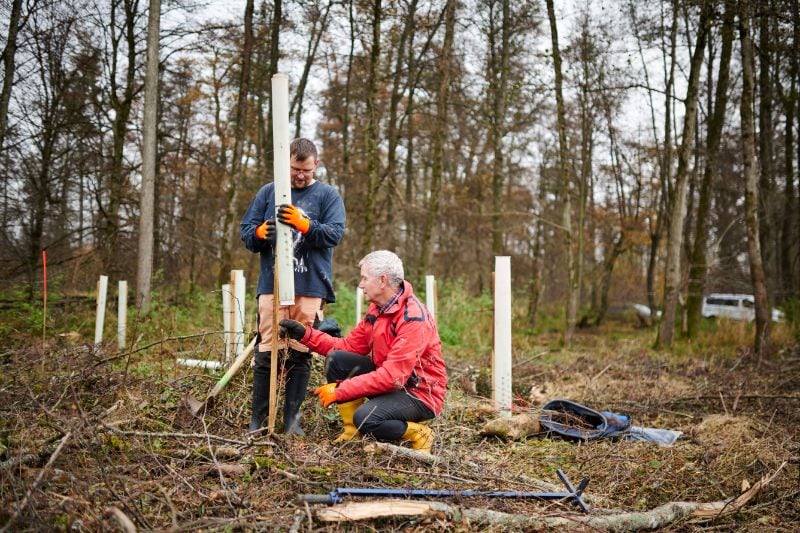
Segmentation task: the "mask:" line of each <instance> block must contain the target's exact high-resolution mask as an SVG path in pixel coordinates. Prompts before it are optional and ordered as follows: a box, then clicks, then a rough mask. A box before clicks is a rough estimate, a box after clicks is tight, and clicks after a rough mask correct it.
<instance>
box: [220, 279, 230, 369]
mask: <svg viewBox="0 0 800 533" xmlns="http://www.w3.org/2000/svg"><path fill="white" fill-rule="evenodd" d="M230 295H231V286H230V285H229V284H227V283H226V284H225V285H223V286H222V342H223V343H224V344H225V361H230V360H231V333H230V332H231V296H230Z"/></svg>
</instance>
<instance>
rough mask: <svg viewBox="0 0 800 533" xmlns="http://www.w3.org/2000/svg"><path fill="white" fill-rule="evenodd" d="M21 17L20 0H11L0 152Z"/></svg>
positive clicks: (0, 111) (1, 97) (0, 100)
mask: <svg viewBox="0 0 800 533" xmlns="http://www.w3.org/2000/svg"><path fill="white" fill-rule="evenodd" d="M21 18H22V0H13V1H12V3H11V16H10V18H9V20H8V38H7V39H6V46H5V48H3V89H2V92H0V152H2V151H3V145H4V144H5V139H6V129H7V127H8V105H9V102H10V101H11V88H12V87H13V86H14V72H15V70H16V65H17V64H16V61H15V57H14V56H15V55H16V53H17V35H18V34H19V29H20V19H21Z"/></svg>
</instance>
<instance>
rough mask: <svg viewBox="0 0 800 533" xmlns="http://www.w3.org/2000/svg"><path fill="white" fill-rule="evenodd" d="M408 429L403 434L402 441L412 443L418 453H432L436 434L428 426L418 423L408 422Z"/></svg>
mask: <svg viewBox="0 0 800 533" xmlns="http://www.w3.org/2000/svg"><path fill="white" fill-rule="evenodd" d="M406 423H407V424H408V429H406V432H405V433H403V437H402V439H403V440H405V441H408V442H410V443H411V447H412V448H413V449H415V450H417V451H418V452H422V453H431V447H433V439H434V437H435V436H436V434H435V433H434V432H433V430H432V429H431V428H429V427H428V426H423V425H422V424H418V423H416V422H406Z"/></svg>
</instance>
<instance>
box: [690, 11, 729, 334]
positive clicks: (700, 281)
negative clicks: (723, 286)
mask: <svg viewBox="0 0 800 533" xmlns="http://www.w3.org/2000/svg"><path fill="white" fill-rule="evenodd" d="M735 11H736V8H735V5H734V3H733V0H726V2H725V16H724V20H723V23H722V51H721V52H720V59H719V71H718V74H717V87H716V91H715V97H714V110H713V114H712V115H711V118H710V122H709V125H708V134H707V135H708V138H707V140H706V158H705V169H704V172H703V180H702V182H701V184H700V197H699V199H698V206H697V224H696V226H695V232H694V234H695V238H694V244H693V247H692V256H691V266H690V267H689V293H688V297H687V300H686V321H687V324H686V331H687V334H688V336H689V337H694V336H695V335H696V334H697V331H698V326H699V324H700V311H701V307H702V304H703V288H704V287H705V278H706V272H707V271H708V265H707V263H706V257H707V255H708V227H709V220H708V217H709V215H710V213H709V212H710V208H711V184H712V183H714V181H715V178H716V176H717V155H718V154H719V145H720V139H721V138H722V127H723V125H724V124H725V110H726V107H727V105H728V90H729V87H728V85H729V83H728V82H729V79H730V63H731V55H732V50H733V35H734V28H733V22H734V17H735V14H736V13H735Z"/></svg>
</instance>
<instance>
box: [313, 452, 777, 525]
mask: <svg viewBox="0 0 800 533" xmlns="http://www.w3.org/2000/svg"><path fill="white" fill-rule="evenodd" d="M785 466H786V463H785V462H784V463H783V464H782V465H781V466H780V467H779V468H778V469H777V470H776V471H775V472H773V473H772V474H770V475H768V476H765V477H764V478H762V479H761V480H760V481H759V482H758V483H756V484H755V485H753V486H752V487H751V488H750V489H748V490H746V491H745V492H743V493H742V494H740V495H739V496H738V497H736V498H734V499H731V500H724V501H718V502H711V503H700V502H670V503H666V504H664V505H661V506H659V507H656V508H655V509H652V510H650V511H643V512H632V513H614V514H606V515H599V514H595V515H590V516H586V515H579V514H562V515H558V516H554V515H549V516H533V515H530V514H525V515H520V514H510V513H502V512H498V511H492V510H489V509H471V508H462V507H460V506H457V505H450V504H447V503H443V502H436V501H411V500H379V501H370V502H354V503H345V504H341V505H334V506H332V507H323V508H319V509H317V510H316V511H315V513H314V514H315V516H316V517H317V519H318V520H320V521H322V522H353V521H359V520H372V519H375V518H386V517H411V516H415V517H420V516H422V517H433V518H438V519H448V520H450V521H453V522H457V523H459V522H464V521H467V522H469V523H470V525H471V526H477V525H480V526H494V527H497V526H503V527H513V528H525V529H528V528H542V527H570V528H573V529H574V528H575V527H576V526H586V527H587V528H590V529H600V530H613V531H638V530H642V529H658V528H661V527H665V526H667V525H670V524H674V523H676V522H679V521H682V520H687V519H697V520H703V521H705V520H715V519H717V518H719V517H721V516H725V515H728V514H731V513H735V512H737V511H739V510H740V509H741V508H742V507H744V506H745V505H746V504H747V503H748V502H749V501H750V500H751V499H753V497H755V495H756V494H757V493H758V492H759V491H761V489H763V488H764V487H765V486H767V485H768V484H769V483H770V482H771V481H772V480H773V479H774V478H775V476H777V475H778V473H779V472H780V471H781V470H782V469H783V468H784V467H785Z"/></svg>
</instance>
